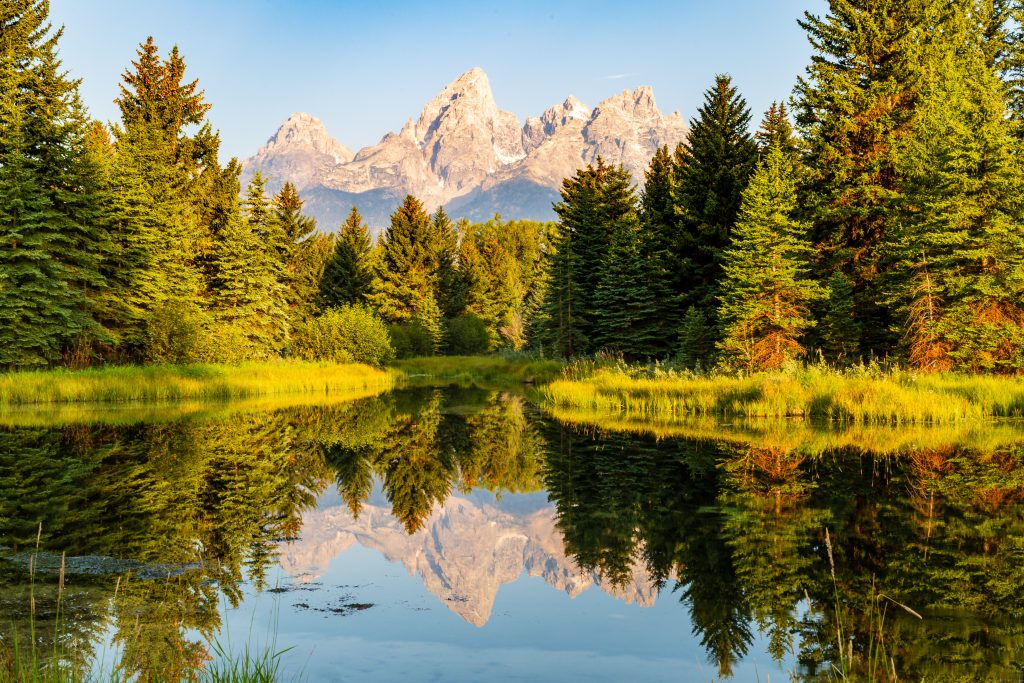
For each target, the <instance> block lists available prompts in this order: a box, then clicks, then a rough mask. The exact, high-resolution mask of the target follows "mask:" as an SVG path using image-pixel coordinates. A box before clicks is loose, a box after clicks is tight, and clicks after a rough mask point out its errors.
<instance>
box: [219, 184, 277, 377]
mask: <svg viewBox="0 0 1024 683" xmlns="http://www.w3.org/2000/svg"><path fill="white" fill-rule="evenodd" d="M234 215H235V219H234V220H231V221H230V222H229V223H228V224H227V225H226V226H224V229H223V230H222V231H221V234H220V236H219V238H218V242H217V248H216V259H215V269H216V277H215V279H214V282H213V289H214V295H213V296H214V303H215V305H214V309H213V312H214V315H215V316H216V318H217V320H218V321H219V322H220V323H222V324H225V325H229V326H231V327H232V328H233V329H234V330H236V331H237V333H238V334H240V335H241V336H243V337H244V338H245V339H246V340H247V342H248V345H249V349H248V354H249V355H251V356H253V357H268V356H272V355H275V354H277V353H279V352H280V351H281V350H282V349H283V348H284V346H285V344H286V341H287V336H288V332H289V329H288V326H287V318H286V313H285V309H284V297H283V296H282V293H283V289H284V288H283V286H282V284H281V281H280V279H279V270H280V269H279V264H278V262H277V255H276V254H275V252H274V250H273V249H271V248H268V246H267V240H268V238H267V235H268V234H271V235H273V234H274V230H275V221H274V220H273V217H272V214H271V212H270V207H269V202H268V201H267V198H266V195H265V194H264V193H263V180H262V178H261V177H260V175H259V174H257V175H256V176H255V177H254V178H253V180H252V182H250V184H249V187H248V188H247V190H246V203H245V215H244V216H242V215H240V214H239V213H237V212H235V214H234Z"/></svg>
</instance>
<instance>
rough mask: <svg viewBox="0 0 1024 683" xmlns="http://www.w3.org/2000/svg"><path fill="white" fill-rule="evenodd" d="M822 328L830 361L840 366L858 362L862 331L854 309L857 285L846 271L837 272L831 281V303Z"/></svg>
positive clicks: (822, 346)
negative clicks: (844, 272)
mask: <svg viewBox="0 0 1024 683" xmlns="http://www.w3.org/2000/svg"><path fill="white" fill-rule="evenodd" d="M818 328H819V330H818V331H819V337H820V339H821V350H822V352H823V353H824V354H825V358H826V359H828V360H829V361H831V362H833V363H838V364H845V363H850V362H856V361H857V360H858V352H859V350H860V347H859V344H858V340H859V339H860V338H861V329H860V322H859V321H858V320H857V316H856V311H855V308H854V298H853V283H852V282H850V280H849V278H847V277H846V276H845V275H843V273H842V271H838V270H837V271H835V272H833V273H832V276H831V277H830V278H829V280H828V299H827V300H826V308H825V312H824V315H823V316H822V318H821V323H820V324H819V325H818Z"/></svg>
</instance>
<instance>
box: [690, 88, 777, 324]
mask: <svg viewBox="0 0 1024 683" xmlns="http://www.w3.org/2000/svg"><path fill="white" fill-rule="evenodd" d="M749 127H750V110H749V109H748V108H747V103H746V101H745V100H744V99H743V97H742V96H741V95H740V94H739V91H738V90H737V89H736V87H735V86H734V85H733V84H732V79H731V78H730V77H729V76H728V75H719V76H716V77H715V84H714V85H713V86H712V87H711V88H709V89H708V90H707V92H706V93H705V95H704V104H703V105H701V107H700V109H699V110H698V112H697V117H696V118H694V119H693V120H691V121H690V132H689V135H688V136H687V139H686V141H685V142H684V143H682V144H680V146H679V148H678V149H677V150H676V154H675V166H676V169H675V174H676V177H677V181H676V186H675V193H676V198H675V204H676V205H677V206H678V207H679V208H678V211H679V215H680V221H679V230H678V233H677V241H676V244H675V255H676V258H677V264H676V268H675V272H676V278H677V287H678V289H677V291H678V292H680V293H681V294H682V295H683V297H684V305H687V306H697V307H698V308H702V309H703V310H704V312H705V314H706V315H708V317H709V318H712V319H714V316H715V313H716V310H717V300H716V297H717V296H718V292H719V290H718V282H719V280H720V279H721V276H722V266H721V264H722V260H723V253H724V251H725V249H726V248H727V247H728V245H729V238H730V236H731V233H732V229H733V226H734V225H735V224H736V218H737V215H738V214H739V210H740V202H741V199H742V195H743V190H744V189H745V188H746V186H747V183H748V182H749V180H750V176H751V174H752V173H753V172H754V167H755V165H756V164H757V152H758V149H757V143H756V142H755V141H754V139H753V137H751V135H750V132H749Z"/></svg>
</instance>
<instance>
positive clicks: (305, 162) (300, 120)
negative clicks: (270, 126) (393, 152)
mask: <svg viewBox="0 0 1024 683" xmlns="http://www.w3.org/2000/svg"><path fill="white" fill-rule="evenodd" d="M353 156H354V155H353V153H352V150H350V149H349V148H348V147H346V146H345V145H343V144H341V143H340V142H338V141H337V140H335V139H334V138H333V137H331V136H330V135H329V134H328V132H327V128H326V127H325V126H324V124H323V121H321V120H320V119H318V118H316V117H315V116H310V115H309V114H307V113H305V112H296V113H294V114H292V115H291V116H289V117H288V120H286V121H285V122H284V123H283V124H281V127H280V128H278V129H277V132H276V133H274V134H273V135H272V136H271V137H270V139H269V140H267V142H266V144H265V145H263V146H262V147H260V149H259V151H258V152H256V155H255V156H253V157H252V158H251V159H248V160H246V162H245V167H246V170H247V171H249V170H253V171H254V170H256V169H259V170H261V171H262V172H263V174H264V175H265V176H267V178H268V179H269V180H271V182H275V181H276V184H280V183H283V182H284V181H286V180H290V181H291V182H293V183H295V185H296V186H297V187H298V188H299V189H303V188H306V187H309V186H311V185H316V184H317V183H318V182H319V178H320V176H321V174H322V173H323V172H324V170H325V169H327V168H330V167H332V166H335V165H338V164H347V163H348V162H350V161H352V157H353Z"/></svg>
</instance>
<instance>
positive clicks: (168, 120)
mask: <svg viewBox="0 0 1024 683" xmlns="http://www.w3.org/2000/svg"><path fill="white" fill-rule="evenodd" d="M137 54H138V58H137V59H136V60H135V61H133V62H132V68H131V69H129V70H126V71H125V73H124V75H123V77H122V80H123V83H122V85H121V92H120V95H119V97H118V98H117V100H116V103H117V105H118V107H119V109H120V110H121V123H120V125H119V126H116V127H115V128H114V138H115V149H116V156H115V160H114V163H113V166H112V169H111V173H110V187H109V189H108V192H109V195H110V196H112V197H113V198H114V201H113V202H112V203H111V206H110V211H109V217H108V220H109V222H110V225H111V228H110V231H111V235H112V238H113V239H112V241H113V250H114V252H115V253H116V257H115V258H116V260H115V262H114V263H113V268H112V270H113V272H111V273H110V279H111V282H112V286H113V291H112V292H111V295H112V296H115V297H118V298H119V299H121V300H122V301H124V302H125V303H126V306H125V307H124V318H123V319H121V320H116V321H112V322H111V326H112V327H114V328H115V329H116V332H117V334H118V336H119V337H120V339H121V340H122V342H123V343H124V344H125V345H126V346H127V347H128V349H129V350H131V349H132V348H135V349H137V348H139V347H141V345H142V344H143V343H144V341H145V337H146V331H145V325H146V323H147V320H149V319H150V317H152V315H153V314H154V312H155V311H157V310H159V309H160V308H161V307H162V306H164V305H165V304H166V303H167V302H168V301H178V302H186V303H187V304H189V305H192V304H194V303H195V302H196V301H197V300H198V297H199V295H200V293H201V290H202V289H203V286H204V284H203V276H204V270H207V269H208V267H209V261H210V260H211V258H212V257H211V256H210V255H209V254H208V252H209V251H210V250H212V249H213V248H214V245H213V236H212V234H211V233H212V226H211V225H209V224H206V223H204V222H203V218H204V215H205V216H206V217H207V218H209V217H210V215H212V214H211V212H210V211H206V208H207V204H208V201H209V200H210V199H211V197H210V192H211V191H212V190H211V189H210V185H211V184H213V182H214V180H218V179H219V180H223V175H222V171H221V169H220V167H219V166H218V165H217V164H216V159H215V158H213V157H215V155H216V147H217V137H216V135H214V134H213V133H212V132H211V131H210V129H209V126H208V125H207V124H205V123H204V117H205V115H206V112H207V111H208V110H209V107H210V105H209V104H207V103H206V102H205V101H204V99H203V93H202V92H201V91H199V90H198V84H197V82H196V81H194V80H193V81H191V82H185V81H184V78H185V63H184V59H183V58H182V56H181V54H180V53H179V52H178V50H177V48H173V49H172V50H171V52H170V54H169V55H168V57H167V58H166V59H161V57H160V55H159V50H158V48H157V46H156V45H155V43H154V42H153V39H152V38H149V39H148V40H147V41H146V42H145V43H143V44H142V45H141V46H140V47H139V49H138V52H137ZM192 126H199V130H198V132H196V133H195V134H193V135H188V134H187V133H186V130H187V129H188V128H189V127H192ZM207 172H208V174H207ZM224 194H225V193H223V192H221V197H220V204H222V205H223V204H225V203H226V204H227V205H228V206H229V207H230V206H231V202H232V201H233V200H232V199H230V198H225V197H224ZM222 208H223V207H222ZM222 213H224V215H222V216H221V218H220V221H221V222H222V223H228V222H230V221H232V220H233V218H232V217H231V216H230V213H231V209H230V208H229V209H227V211H226V212H223V211H222Z"/></svg>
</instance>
